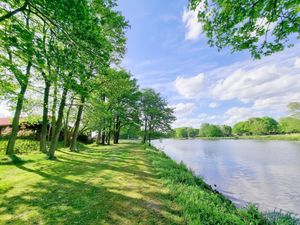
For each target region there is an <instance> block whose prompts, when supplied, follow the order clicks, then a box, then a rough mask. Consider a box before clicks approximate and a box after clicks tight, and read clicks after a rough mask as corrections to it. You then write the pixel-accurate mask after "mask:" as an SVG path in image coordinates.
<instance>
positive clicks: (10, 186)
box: [0, 144, 183, 225]
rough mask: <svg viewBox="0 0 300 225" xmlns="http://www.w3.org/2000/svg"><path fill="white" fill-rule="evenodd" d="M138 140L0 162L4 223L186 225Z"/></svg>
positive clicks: (0, 220) (0, 204) (0, 207)
mask: <svg viewBox="0 0 300 225" xmlns="http://www.w3.org/2000/svg"><path fill="white" fill-rule="evenodd" d="M146 154H147V153H146V151H145V150H144V149H143V147H142V146H141V145H138V144H121V145H119V146H111V147H99V146H93V145H92V146H87V147H86V148H85V149H84V151H81V152H79V153H71V152H69V151H67V150H64V149H63V150H61V151H59V152H57V156H58V161H55V162H53V161H49V160H46V159H45V156H44V155H42V154H28V155H22V156H21V157H22V159H23V160H24V162H23V163H19V164H15V165H12V164H10V163H9V162H6V161H5V160H4V159H3V156H2V158H1V160H0V224H14V225H15V224H114V225H116V224H125V225H126V224H128V225H129V224H130V225H133V224H183V221H182V219H181V217H180V210H179V207H178V206H177V205H176V204H175V203H174V202H173V201H172V200H171V199H172V197H171V196H170V193H169V191H168V189H167V188H166V187H165V186H164V185H163V184H162V181H161V180H160V179H159V178H158V177H157V176H156V174H155V172H154V171H153V169H152V166H151V162H150V161H149V157H147V156H146Z"/></svg>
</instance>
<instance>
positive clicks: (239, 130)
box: [232, 121, 250, 135]
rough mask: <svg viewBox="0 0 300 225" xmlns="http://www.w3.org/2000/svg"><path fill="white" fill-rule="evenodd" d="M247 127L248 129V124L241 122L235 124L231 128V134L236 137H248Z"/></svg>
mask: <svg viewBox="0 0 300 225" xmlns="http://www.w3.org/2000/svg"><path fill="white" fill-rule="evenodd" d="M248 127H249V126H248V122H246V121H245V122H244V121H241V122H238V123H236V124H235V125H234V126H233V128H232V132H233V133H234V134H237V135H248V134H250V133H249V132H250V131H249V128H248Z"/></svg>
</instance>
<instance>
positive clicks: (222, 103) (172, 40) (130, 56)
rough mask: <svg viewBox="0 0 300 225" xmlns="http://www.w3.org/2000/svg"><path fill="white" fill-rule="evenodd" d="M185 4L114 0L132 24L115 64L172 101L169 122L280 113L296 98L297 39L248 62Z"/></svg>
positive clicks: (299, 94) (229, 120)
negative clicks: (218, 45) (219, 44)
mask: <svg viewBox="0 0 300 225" xmlns="http://www.w3.org/2000/svg"><path fill="white" fill-rule="evenodd" d="M186 6H187V0H177V1H161V0H151V1H146V0H119V7H118V8H119V10H120V11H122V13H123V15H124V16H125V17H126V18H127V19H128V20H129V23H130V25H131V28H130V29H129V30H128V32H127V36H128V43H127V54H126V56H125V58H124V61H123V63H122V66H123V67H124V68H126V69H127V70H129V71H130V72H131V73H132V74H133V75H134V77H135V78H136V79H137V80H138V83H139V85H140V86H141V87H143V88H144V87H150V88H154V89H155V90H156V91H158V92H160V93H161V95H162V96H164V97H165V98H166V99H167V100H168V102H169V104H170V105H171V106H172V107H174V108H175V114H176V116H177V121H176V122H175V123H174V124H173V126H174V127H179V126H193V127H199V126H200V124H201V123H203V122H210V123H217V124H230V125H232V124H234V123H235V122H237V121H239V120H243V119H247V118H249V117H255V116H264V115H266V116H272V117H275V118H279V117H280V116H283V115H287V110H286V105H287V103H288V102H290V101H298V100H299V99H300V58H299V55H300V54H299V53H300V45H299V41H298V43H296V46H295V47H294V48H291V49H287V50H285V51H284V52H281V53H276V54H274V55H272V56H270V57H266V58H264V59H262V60H255V61H254V60H252V59H251V57H250V54H249V53H248V52H240V53H234V54H230V52H229V50H223V51H221V52H218V51H217V49H215V48H210V47H208V45H207V39H206V37H205V36H204V34H202V32H201V26H200V24H198V23H197V21H196V14H195V13H194V12H191V11H188V10H187V9H186Z"/></svg>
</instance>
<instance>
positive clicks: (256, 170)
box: [154, 139, 300, 215]
mask: <svg viewBox="0 0 300 225" xmlns="http://www.w3.org/2000/svg"><path fill="white" fill-rule="evenodd" d="M154 145H155V146H156V147H158V148H160V149H162V150H163V151H164V152H165V153H166V154H167V155H169V156H170V157H171V158H173V159H174V160H176V161H178V162H180V161H182V162H184V163H185V164H186V165H187V166H188V167H189V168H190V169H191V170H193V171H194V173H195V174H196V175H197V176H201V177H203V178H204V179H205V180H206V182H207V183H209V184H210V185H216V186H217V189H218V190H219V191H221V192H222V193H223V194H224V195H226V196H228V197H229V198H230V199H231V200H232V201H233V202H234V203H236V204H237V205H239V206H244V205H245V204H246V203H247V202H252V203H255V204H258V206H259V207H260V208H261V209H263V210H274V209H275V208H276V209H284V210H287V211H290V212H293V213H295V214H298V215H300V142H288V141H255V140H218V141H207V140H170V139H167V140H162V141H161V142H159V141H156V142H154Z"/></svg>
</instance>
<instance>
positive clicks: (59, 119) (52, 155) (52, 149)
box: [49, 88, 68, 159]
mask: <svg viewBox="0 0 300 225" xmlns="http://www.w3.org/2000/svg"><path fill="white" fill-rule="evenodd" d="M67 94H68V89H67V88H64V90H63V93H62V98H61V102H60V106H59V110H58V115H57V121H56V124H55V130H54V134H53V138H52V140H51V145H50V149H49V159H55V150H56V148H57V144H58V140H59V135H60V132H61V128H62V121H63V115H64V108H65V105H66V98H67Z"/></svg>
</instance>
